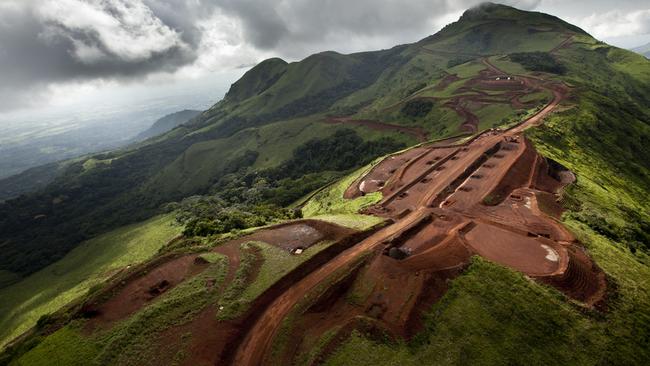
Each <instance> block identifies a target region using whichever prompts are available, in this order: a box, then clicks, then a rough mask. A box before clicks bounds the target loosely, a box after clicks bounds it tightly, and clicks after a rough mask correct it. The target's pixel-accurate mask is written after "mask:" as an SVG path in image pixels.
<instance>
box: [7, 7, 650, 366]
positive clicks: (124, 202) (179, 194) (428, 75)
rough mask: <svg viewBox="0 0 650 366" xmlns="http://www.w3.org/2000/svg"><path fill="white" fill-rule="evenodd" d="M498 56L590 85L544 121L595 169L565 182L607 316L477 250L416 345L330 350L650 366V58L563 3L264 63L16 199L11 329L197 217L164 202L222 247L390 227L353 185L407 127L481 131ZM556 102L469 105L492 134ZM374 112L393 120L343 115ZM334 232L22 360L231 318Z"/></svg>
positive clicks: (402, 140) (398, 146) (130, 358)
mask: <svg viewBox="0 0 650 366" xmlns="http://www.w3.org/2000/svg"><path fill="white" fill-rule="evenodd" d="M483 58H487V59H488V60H489V61H490V62H492V63H493V64H494V65H496V66H497V67H499V68H501V69H502V70H504V71H505V72H506V73H513V74H527V75H529V76H535V75H538V76H539V75H543V77H544V78H545V79H547V80H561V81H564V82H565V83H566V84H568V85H569V86H570V87H571V91H570V98H569V99H567V100H565V101H564V102H562V104H561V105H560V106H559V108H558V109H557V112H555V113H554V114H552V115H551V116H550V117H549V118H547V120H546V121H545V123H544V124H543V125H541V126H539V127H535V128H531V129H529V130H527V131H526V134H527V136H528V137H529V138H530V139H531V140H532V141H533V142H534V144H535V146H536V148H537V149H538V150H539V151H540V153H542V154H543V155H545V156H547V157H549V158H552V159H553V160H555V161H557V162H559V163H561V164H562V165H564V166H566V167H567V168H569V169H571V170H572V171H573V172H575V173H576V175H577V182H576V183H575V184H573V185H571V186H569V187H568V188H567V189H566V190H565V192H564V193H563V200H562V202H563V203H564V204H565V206H566V209H567V211H566V212H565V214H564V216H563V217H562V220H563V222H564V223H565V225H566V226H567V227H568V228H569V229H570V230H571V231H573V232H574V234H575V235H576V237H578V238H579V240H580V241H581V242H582V243H583V244H584V245H585V246H586V248H587V250H588V251H589V254H590V255H591V256H592V257H593V258H594V260H595V262H596V263H597V265H598V266H600V267H601V268H602V269H603V270H604V271H605V272H606V274H607V275H608V280H609V281H610V285H611V289H612V291H611V294H610V297H609V298H608V301H607V306H608V309H607V311H604V312H600V311H596V310H587V309H584V308H582V307H580V306H579V305H578V304H577V303H575V302H572V301H570V300H568V299H567V298H566V297H564V296H563V295H562V294H561V293H560V292H558V291H557V290H555V289H553V288H550V287H547V286H543V285H540V284H539V283H536V282H533V281H530V280H528V279H527V278H525V277H524V276H522V275H521V274H519V273H517V272H514V271H511V270H509V269H505V268H503V267H500V266H498V265H495V264H493V263H490V262H487V261H486V260H483V259H478V258H476V259H474V260H473V262H472V264H471V266H470V267H469V268H468V269H467V270H466V271H465V272H464V273H463V274H462V275H461V276H460V277H458V278H457V279H456V280H454V281H453V282H452V283H451V284H450V290H449V291H448V292H447V293H446V294H445V296H444V297H443V298H442V299H441V300H440V301H438V302H437V303H436V304H435V305H434V306H433V308H432V309H430V310H429V311H428V316H427V319H426V324H425V325H426V327H425V330H424V331H423V332H422V333H420V334H419V335H417V336H416V337H415V338H414V339H413V340H411V341H408V342H407V341H390V340H385V341H378V340H377V338H376V337H372V338H371V337H367V336H366V335H365V334H363V333H361V332H354V333H353V334H352V336H351V337H349V338H348V339H344V340H343V342H342V343H341V344H340V345H339V347H338V348H336V349H332V353H331V354H330V356H329V358H328V359H327V360H326V364H329V365H349V364H360V365H364V364H367V365H370V364H372V365H394V364H405V365H409V364H490V365H501V364H556V363H563V364H584V365H593V364H606V365H609V364H621V365H629V364H644V363H647V361H648V360H649V359H650V354H649V353H648V352H649V351H648V350H650V345H649V344H648V340H649V339H650V295H649V294H650V257H649V256H648V253H649V252H650V236H649V234H648V233H650V204H649V203H648V200H647V199H646V197H648V196H649V195H650V165H649V164H650V163H649V162H650V150H648V149H647V146H648V143H649V142H650V100H649V99H648V98H647V96H648V95H650V61H648V60H647V59H645V58H643V57H642V56H639V55H635V54H633V53H631V52H627V51H624V50H620V49H617V48H615V47H611V46H608V45H606V44H604V43H602V42H599V41H597V40H595V39H593V38H592V37H591V36H589V35H588V34H586V33H584V32H583V31H582V30H581V29H579V28H577V27H574V26H572V25H570V24H568V23H565V22H563V21H561V20H559V19H557V18H555V17H552V16H548V15H545V14H540V13H532V12H523V11H519V10H516V9H513V8H510V7H506V6H500V5H485V6H479V7H477V8H474V9H472V10H470V11H468V12H466V13H465V14H464V15H463V16H462V17H461V19H460V21H459V22H456V23H453V24H451V25H449V26H447V27H445V28H444V29H443V30H441V31H440V32H439V33H437V34H435V35H433V36H431V37H427V38H425V39H423V40H421V41H419V42H417V43H414V44H410V45H403V46H398V47H395V48H392V49H390V50H384V51H378V52H364V53H358V54H352V55H341V54H338V53H334V52H324V53H320V54H317V55H313V56H310V57H308V58H306V59H305V60H303V61H300V62H295V63H286V62H284V61H283V60H280V59H270V60H267V61H264V62H262V63H261V64H259V65H258V66H256V67H255V68H253V69H252V70H250V71H249V72H248V73H246V75H244V77H242V79H240V80H239V81H238V82H237V83H235V84H234V85H233V87H232V88H231V90H230V91H229V92H228V94H227V96H226V98H225V99H224V100H223V101H221V102H219V103H217V104H215V105H214V106H213V107H212V108H210V109H209V110H207V111H205V112H203V113H202V114H200V115H199V116H197V117H196V118H194V119H192V121H190V122H189V123H186V124H184V125H182V126H179V127H177V128H175V129H173V130H172V131H170V132H168V133H166V134H164V135H162V136H159V137H157V138H153V139H150V140H148V141H145V142H143V143H141V144H139V145H137V146H134V147H131V148H129V149H125V150H119V151H113V152H109V153H106V154H101V155H96V156H93V157H91V158H89V159H88V160H84V161H78V162H71V163H70V164H69V165H68V167H67V168H66V169H65V171H64V172H63V173H62V174H61V175H59V176H58V178H57V180H56V181H55V182H54V183H52V184H50V185H48V186H47V187H45V188H44V189H43V190H42V191H40V192H38V193H36V194H32V195H28V196H24V197H21V198H19V199H16V200H13V201H9V202H6V203H4V204H0V232H1V233H2V234H1V235H0V250H2V252H3V256H2V258H0V283H1V282H4V283H9V282H11V281H16V280H17V279H19V278H21V277H24V279H23V280H22V281H20V282H18V283H15V284H13V285H11V286H10V287H6V288H4V289H2V290H0V298H2V299H3V302H2V304H1V305H0V339H2V341H0V344H2V343H3V342H6V341H7V340H8V339H9V338H10V337H13V336H16V335H18V334H20V333H21V332H22V331H23V330H25V329H27V328H29V327H30V326H31V325H33V324H34V323H35V321H36V320H37V319H38V318H39V317H40V316H41V315H43V314H46V313H49V312H52V311H54V310H56V309H58V308H59V307H61V306H63V305H64V304H65V303H66V302H68V301H70V300H71V299H74V298H76V297H78V296H80V295H83V294H84V293H86V292H87V291H88V289H89V288H91V287H92V286H93V285H95V284H97V283H100V282H101V281H102V280H104V279H105V278H106V277H108V276H109V275H111V274H112V273H114V272H115V271H117V270H119V269H120V268H123V267H124V266H126V265H128V264H133V263H136V262H140V261H144V260H146V259H148V258H150V257H151V256H152V255H153V253H155V252H156V251H157V249H159V248H160V246H162V245H163V244H164V242H166V240H168V239H169V238H170V237H172V236H174V235H176V234H177V233H178V232H180V231H181V230H182V228H179V227H174V226H170V223H171V221H173V220H172V215H173V214H169V215H166V216H155V215H157V214H158V213H159V212H161V211H163V210H177V211H175V213H176V214H178V215H179V216H184V215H187V216H188V217H189V218H188V219H187V220H185V221H184V222H185V223H186V224H188V226H190V223H192V225H194V226H193V227H194V229H196V230H194V231H191V232H189V231H187V230H186V234H187V235H194V234H196V235H199V236H201V237H197V238H193V239H191V240H189V239H188V243H190V242H191V243H194V242H193V240H195V241H196V242H198V243H199V244H200V245H199V246H201V245H202V246H205V247H211V246H212V245H216V242H215V241H213V239H215V237H216V236H211V235H215V234H221V233H224V232H231V233H232V234H233V235H238V234H239V233H240V232H241V231H242V230H247V229H249V230H252V229H250V227H252V226H258V225H265V224H269V223H272V222H277V221H279V220H285V219H287V218H294V217H295V216H294V215H300V214H302V215H304V216H305V217H308V218H319V219H322V220H324V221H330V222H335V223H340V224H342V225H345V226H348V227H353V228H357V229H367V228H369V227H371V226H372V225H374V224H377V223H379V222H381V221H382V220H381V219H379V218H375V217H369V216H364V215H359V214H357V212H358V210H359V209H360V208H362V207H365V206H367V205H369V204H372V203H374V202H376V201H378V200H379V199H381V194H380V193H374V194H368V195H365V196H363V197H360V198H357V199H355V200H345V199H343V198H342V195H343V192H344V191H345V189H346V188H347V187H348V186H349V185H350V184H351V183H352V182H353V181H354V180H355V179H357V178H358V177H359V176H360V175H361V174H363V173H364V172H365V171H367V170H368V169H370V168H371V167H372V166H373V165H374V164H376V163H377V162H378V160H377V158H378V157H381V156H386V155H387V154H390V153H392V152H395V151H398V150H402V149H404V148H407V147H409V146H412V145H414V144H416V143H417V142H418V141H417V139H416V138H415V137H414V135H411V134H408V133H405V132H404V130H399V129H396V128H394V127H405V126H406V127H412V128H421V129H422V130H423V131H425V132H426V133H427V136H428V138H429V139H436V138H443V137H448V136H452V135H459V134H460V133H461V132H465V133H466V131H461V128H460V126H461V124H462V123H464V118H462V116H460V115H459V114H458V113H456V112H455V111H454V109H453V108H451V107H450V106H449V104H448V103H451V102H450V101H451V100H454V99H458V98H459V96H462V95H466V94H479V93H480V94H481V95H482V96H485V98H495V95H497V96H498V95H499V93H498V91H495V90H490V89H488V88H486V89H483V90H481V89H480V88H479V87H478V86H476V87H475V88H474V87H472V88H469V87H468V86H467V85H468V84H467V83H469V82H471V81H472V80H473V79H475V78H476V77H477V76H478V75H480V73H481V72H482V71H484V70H485V69H486V64H485V63H484V62H485V61H484V60H483ZM504 98H505V97H504ZM550 98H551V95H550V92H536V93H531V94H528V95H526V97H525V98H521V99H520V100H519V102H521V104H522V105H523V107H522V106H519V107H517V106H516V105H515V104H508V103H503V100H501V101H500V103H487V102H486V103H478V102H476V101H472V100H469V101H467V100H466V101H463V102H462V103H461V102H458V103H459V105H462V106H463V107H464V108H466V110H467V111H469V112H471V113H473V114H474V115H476V116H477V117H478V118H479V123H478V126H477V130H478V131H481V130H483V129H487V128H492V127H498V126H501V127H503V126H505V125H508V124H509V123H510V122H512V121H514V120H519V119H521V118H523V116H525V115H526V114H529V113H532V111H534V110H536V109H538V108H540V106H543V105H545V104H546V103H547V102H548V101H549V100H550ZM334 117H337V118H336V119H335V118H334ZM355 120H357V121H359V120H362V121H366V122H368V121H370V122H372V123H375V122H381V123H383V125H381V126H382V127H381V128H377V125H373V124H372V123H369V124H366V125H364V124H352V123H346V122H341V121H355ZM373 126H374V127H375V128H373ZM386 126H392V127H393V128H388V127H386ZM478 131H477V132H478ZM196 195H199V196H198V197H197V196H196ZM306 197H308V198H309V199H307V198H306ZM289 206H291V208H294V207H295V206H300V207H301V208H302V210H301V211H300V212H297V211H293V210H292V209H288V208H287V207H289ZM152 217H153V218H152ZM145 219H149V220H148V221H145V222H142V223H140V224H135V225H131V226H124V225H128V224H131V223H133V222H137V221H142V220H145ZM119 227H121V228H119ZM116 228H119V229H116ZM203 229H205V230H203ZM201 230H203V231H204V232H200V231H201ZM102 233H104V234H103V235H101V234H102ZM79 243H81V244H79ZM191 243H190V244H191ZM194 244H196V243H194ZM330 244H331V243H329V242H321V243H319V244H317V245H316V246H315V247H314V248H315V249H316V250H315V251H314V252H309V253H308V254H307V255H305V256H303V257H295V256H289V255H288V254H287V252H286V251H281V250H279V249H277V248H275V247H271V246H270V245H267V244H265V243H259V242H258V243H243V244H242V245H243V246H242V248H243V249H242V252H241V253H242V256H241V263H240V266H239V267H238V269H237V270H236V273H234V274H233V276H234V281H233V282H231V284H230V285H229V287H228V288H226V289H223V291H216V290H215V288H218V287H219V286H214V285H210V286H206V285H205V283H207V282H209V281H208V280H210V281H213V283H216V284H221V281H223V278H224V277H225V273H226V272H225V267H226V259H225V258H223V257H221V256H218V255H214V256H213V257H214V258H213V257H210V258H211V259H212V260H211V261H209V262H210V264H208V269H206V272H205V275H201V276H199V277H197V278H195V279H192V280H190V281H186V282H183V283H181V285H179V286H177V287H175V288H173V289H172V290H170V291H169V292H166V293H165V294H164V295H163V296H162V298H161V299H162V300H161V301H156V302H153V303H152V304H151V305H150V306H145V307H143V308H142V309H141V310H139V311H138V312H137V313H136V314H135V315H133V316H132V317H130V318H127V319H124V320H122V321H120V322H119V324H118V325H117V326H115V327H114V328H112V329H110V330H108V331H106V332H98V333H94V334H93V335H92V336H88V334H86V333H84V320H75V321H72V322H69V323H68V324H66V325H65V326H64V327H62V328H60V329H59V330H57V331H56V332H55V333H53V334H51V335H49V336H47V335H46V336H45V337H44V338H37V339H35V340H32V341H30V342H32V343H29V344H27V345H24V347H25V348H24V349H22V350H21V351H20V352H18V356H19V357H18V359H14V360H11V361H12V362H13V363H12V364H16V365H38V364H48V363H52V362H58V363H61V364H70V365H74V364H88V360H91V359H92V360H95V361H96V362H97V363H99V364H133V363H136V361H138V360H140V361H139V362H141V363H142V362H148V361H151V360H153V359H155V357H154V356H155V355H153V354H152V353H151V352H152V351H151V349H152V348H150V347H149V346H150V345H155V344H156V342H157V341H158V339H157V338H156V337H157V335H158V334H160V333H161V332H162V331H164V330H166V329H168V328H169V327H171V326H175V325H178V324H180V323H182V322H185V321H188V319H193V318H192V317H193V316H194V315H196V314H197V313H198V312H199V311H201V310H202V309H204V308H205V307H207V306H216V305H219V306H223V307H224V308H223V309H222V310H224V309H225V311H224V313H223V316H222V319H230V318H232V317H234V316H235V315H237V314H240V313H241V311H242V309H245V307H246V306H247V304H250V303H251V302H252V301H253V300H254V299H255V297H256V296H257V295H259V294H260V293H262V292H263V291H264V290H265V289H266V288H268V287H269V286H271V285H272V284H273V283H275V282H276V281H277V280H278V279H279V278H280V277H281V276H282V275H284V274H286V273H287V272H288V271H289V270H290V269H291V268H294V267H296V266H297V265H299V264H300V263H301V262H302V261H304V260H306V259H308V257H309V256H310V255H314V254H315V252H317V251H319V250H323V249H326V248H327V247H328V246H329V245H330ZM202 248H203V247H202ZM66 253H67V255H66ZM57 260H58V261H57ZM255 261H258V262H259V263H258V264H260V265H259V266H258V267H259V271H258V272H256V273H253V272H252V270H251V268H253V264H252V263H253V262H255ZM188 314H189V315H188ZM184 337H185V336H182V337H181V338H182V339H184V341H187V339H189V337H191V335H190V336H187V337H186V338H187V339H186V338H184ZM322 343H323V344H324V343H326V342H325V340H323V342H322ZM179 347H180V346H179ZM181 348H182V347H181ZM23 351H27V352H26V353H24V354H22V353H23ZM181 353H182V352H181ZM182 359H183V354H179V355H178V360H177V361H178V362H180V361H181V360H182ZM142 360H148V361H142Z"/></svg>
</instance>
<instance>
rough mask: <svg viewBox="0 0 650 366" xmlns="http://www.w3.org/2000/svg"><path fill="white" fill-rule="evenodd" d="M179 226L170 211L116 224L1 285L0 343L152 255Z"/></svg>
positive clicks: (173, 234) (176, 231) (175, 232)
mask: <svg viewBox="0 0 650 366" xmlns="http://www.w3.org/2000/svg"><path fill="white" fill-rule="evenodd" d="M180 229H181V228H180V227H178V226H176V225H174V219H173V216H170V215H166V216H159V217H155V218H152V219H150V220H148V221H146V222H142V223H139V224H134V225H130V226H126V227H123V228H120V229H117V230H113V231H111V232H109V233H106V234H104V235H101V236H99V237H97V238H94V239H92V240H89V241H86V242H84V243H82V244H80V245H79V246H78V247H76V248H75V249H74V250H72V251H71V252H70V253H68V254H67V255H66V256H65V257H64V258H63V259H61V260H59V261H57V262H55V263H53V264H51V265H49V266H47V267H45V268H43V269H42V270H40V271H38V272H36V273H34V274H32V275H30V276H29V277H27V278H25V279H23V280H22V281H20V282H18V283H15V284H13V285H11V286H9V287H6V288H4V289H2V290H0V298H2V303H1V304H0V346H2V345H4V344H5V343H6V342H8V341H10V340H11V339H13V338H15V337H17V336H18V335H20V334H21V333H23V332H24V331H26V330H27V329H29V328H30V327H32V326H34V325H35V324H36V321H37V320H38V319H39V318H40V317H41V316H43V315H46V314H49V313H51V312H54V311H56V310H58V309H59V308H61V307H62V306H64V305H66V304H67V303H69V302H70V301H72V300H74V299H76V298H78V297H80V296H82V295H85V294H86V293H87V292H88V290H89V289H90V288H92V287H93V286H94V285H97V284H100V283H102V282H103V281H105V280H106V279H107V278H108V277H110V276H111V275H113V274H115V273H116V272H117V271H120V270H122V269H124V268H125V267H127V266H131V265H134V264H138V263H141V262H143V261H146V260H148V259H149V258H151V257H152V256H153V255H154V254H156V253H157V252H158V250H159V249H160V248H161V247H162V246H163V245H164V244H165V243H167V242H168V241H169V240H170V239H172V238H173V237H175V236H176V235H178V234H179V232H180Z"/></svg>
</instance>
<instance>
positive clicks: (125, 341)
mask: <svg viewBox="0 0 650 366" xmlns="http://www.w3.org/2000/svg"><path fill="white" fill-rule="evenodd" d="M215 259H216V258H215ZM227 274H228V258H227V257H225V256H222V257H221V258H220V259H218V260H217V261H216V262H215V263H212V264H211V265H210V266H209V267H208V268H206V269H205V270H204V271H203V272H202V273H201V274H199V275H197V276H195V277H193V278H191V279H189V280H187V281H185V282H182V283H180V284H179V285H178V286H176V287H174V288H172V289H171V290H169V291H167V292H165V293H164V294H162V295H161V296H160V298H158V299H156V301H155V302H152V303H151V304H150V305H148V306H147V307H145V308H143V309H142V310H140V311H138V312H137V313H136V314H134V315H133V316H131V317H129V318H128V319H126V320H124V321H122V322H120V323H118V324H117V325H115V326H114V327H113V328H112V329H111V330H110V331H109V332H107V333H105V334H98V335H96V336H95V337H96V338H97V342H98V343H99V344H101V345H102V351H101V352H100V354H99V356H98V358H97V360H98V361H99V363H101V364H115V363H117V364H129V363H130V362H131V361H129V360H141V359H143V358H144V357H145V356H147V355H148V354H147V352H148V351H149V350H150V349H151V347H149V346H150V342H151V341H152V339H154V338H155V336H156V335H157V334H159V333H160V332H161V331H162V330H164V329H167V328H169V327H170V326H173V325H179V324H183V323H185V322H187V321H190V320H191V319H192V317H193V316H195V315H196V314H197V313H198V312H200V311H201V310H203V309H204V308H205V306H206V305H208V304H212V303H215V302H216V301H217V300H218V299H219V297H220V295H221V287H222V284H223V281H224V280H225V278H226V275H227Z"/></svg>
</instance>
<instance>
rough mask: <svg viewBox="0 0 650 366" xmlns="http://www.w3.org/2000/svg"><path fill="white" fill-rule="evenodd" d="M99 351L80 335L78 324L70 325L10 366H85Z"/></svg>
mask: <svg viewBox="0 0 650 366" xmlns="http://www.w3.org/2000/svg"><path fill="white" fill-rule="evenodd" d="M98 352H99V349H98V347H97V345H96V344H94V343H93V342H92V341H90V340H88V339H87V337H85V336H84V335H82V334H81V329H80V327H79V325H78V324H75V323H71V324H68V325H66V326H65V327H63V328H61V329H59V330H58V331H57V332H55V333H53V334H52V335H51V336H49V337H47V338H46V339H45V340H44V341H43V342H41V343H40V344H39V345H38V346H36V347H35V348H34V349H33V350H32V351H31V352H29V353H27V354H25V355H24V356H23V357H22V358H20V359H18V360H16V361H15V362H12V363H11V365H12V366H41V365H42V366H51V365H65V366H86V365H88V364H89V360H92V359H93V358H94V357H95V356H96V355H97V353H98Z"/></svg>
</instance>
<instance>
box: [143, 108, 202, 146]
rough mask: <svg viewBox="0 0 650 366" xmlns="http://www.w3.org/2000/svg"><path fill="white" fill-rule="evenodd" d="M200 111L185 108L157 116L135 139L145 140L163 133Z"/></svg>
mask: <svg viewBox="0 0 650 366" xmlns="http://www.w3.org/2000/svg"><path fill="white" fill-rule="evenodd" d="M199 113H201V111H195V110H190V109H185V110H182V111H178V112H175V113H170V114H168V115H166V116H164V117H161V118H159V119H158V120H156V122H154V123H153V124H152V125H151V127H149V128H148V129H147V130H145V131H142V132H141V133H139V134H138V136H136V137H135V139H136V140H145V139H148V138H151V137H155V136H158V135H160V134H163V133H165V132H167V131H169V130H171V129H173V128H174V127H176V126H178V125H180V124H182V123H185V122H187V121H189V120H190V119H192V118H194V117H196V116H197V115H198V114H199Z"/></svg>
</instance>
